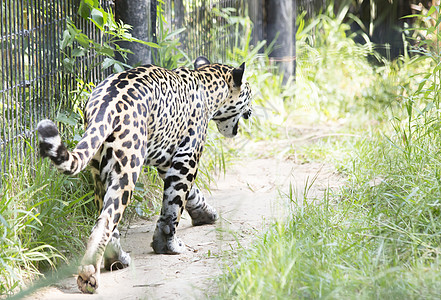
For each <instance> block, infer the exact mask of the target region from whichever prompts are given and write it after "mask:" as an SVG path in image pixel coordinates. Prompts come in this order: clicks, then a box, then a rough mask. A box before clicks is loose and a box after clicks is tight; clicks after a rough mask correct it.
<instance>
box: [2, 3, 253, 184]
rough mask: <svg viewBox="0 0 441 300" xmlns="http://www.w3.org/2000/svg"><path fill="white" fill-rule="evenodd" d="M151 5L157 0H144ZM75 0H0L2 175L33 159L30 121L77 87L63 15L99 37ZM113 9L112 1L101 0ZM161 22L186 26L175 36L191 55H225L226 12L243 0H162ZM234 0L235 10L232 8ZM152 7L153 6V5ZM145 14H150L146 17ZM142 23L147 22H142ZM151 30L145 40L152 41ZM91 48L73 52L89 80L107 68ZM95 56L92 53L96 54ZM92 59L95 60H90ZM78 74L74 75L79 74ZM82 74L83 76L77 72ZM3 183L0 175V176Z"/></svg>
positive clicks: (238, 8) (53, 109)
mask: <svg viewBox="0 0 441 300" xmlns="http://www.w3.org/2000/svg"><path fill="white" fill-rule="evenodd" d="M146 1H148V2H149V3H150V4H153V6H154V8H156V4H157V3H158V1H157V0H146ZM79 2H80V0H51V1H48V0H3V1H1V8H0V19H1V24H0V125H1V128H0V175H1V177H2V178H3V177H4V176H5V175H6V174H8V173H10V172H13V170H18V171H19V170H20V168H21V167H20V166H21V165H22V163H23V162H24V161H28V160H33V159H34V158H35V153H36V152H37V151H36V148H35V147H36V140H35V139H36V137H35V126H36V124H37V123H38V121H40V120H42V119H44V118H51V119H54V118H55V116H56V113H57V111H60V109H62V110H66V109H69V105H70V104H69V103H70V101H67V99H68V97H69V93H70V91H72V90H74V89H76V88H77V82H76V79H75V76H74V75H73V74H69V72H66V71H65V70H64V69H63V66H62V62H63V59H64V58H65V56H66V55H69V53H64V52H63V50H62V49H61V48H60V41H61V39H62V36H63V31H64V30H66V24H67V22H68V21H69V20H71V21H72V22H74V23H75V25H76V26H77V28H79V29H81V30H82V31H83V33H85V34H86V35H87V36H89V37H90V38H93V39H94V40H95V41H97V42H100V40H101V39H103V38H105V37H102V36H101V35H100V34H99V33H97V32H96V31H95V29H94V27H93V25H92V23H91V22H88V21H86V20H84V19H82V18H80V17H79V16H78V15H77V10H78V7H79ZM101 3H102V5H103V6H105V8H106V9H113V6H111V3H112V1H101ZM160 3H163V5H164V6H163V7H164V15H165V18H166V20H167V24H170V25H169V26H170V27H173V28H174V29H176V28H180V27H186V30H185V32H183V33H182V34H181V35H180V36H179V37H178V38H179V39H180V40H181V41H182V45H181V47H182V51H183V52H186V53H187V54H188V57H190V58H191V59H195V58H196V57H197V56H199V55H207V54H210V56H211V58H212V59H213V60H217V61H220V62H223V61H225V59H226V56H227V51H228V49H231V48H232V46H233V45H234V32H232V30H234V29H233V28H229V27H228V24H227V21H226V18H225V16H224V17H223V16H222V14H225V13H229V14H230V15H238V14H239V12H240V13H242V14H243V10H244V4H243V3H244V1H243V0H198V1H192V0H164V1H160ZM231 8H234V10H231ZM152 11H153V12H154V11H155V10H152ZM155 17H156V16H155ZM147 22H149V20H147ZM146 26H147V24H146ZM154 34H155V32H154V31H153V32H152V36H151V39H150V41H154V38H155V35H154ZM95 55H96V54H93V53H89V55H88V56H85V57H82V58H81V59H79V60H77V62H76V63H77V64H78V65H79V66H80V68H77V69H80V70H84V72H86V70H87V72H88V74H89V77H90V78H88V80H89V81H90V82H93V83H98V82H99V81H101V80H103V79H104V78H105V77H107V76H108V75H109V73H110V72H111V70H110V69H108V70H102V69H101V68H100V66H99V65H98V66H97V65H96V64H91V62H92V61H93V60H94V57H93V56H95ZM95 61H96V60H95ZM93 66H94V67H93ZM78 77H81V75H80V76H77V78H78ZM83 78H85V76H83ZM0 183H1V181H0Z"/></svg>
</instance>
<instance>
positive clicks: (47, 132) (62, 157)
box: [37, 120, 110, 175]
mask: <svg viewBox="0 0 441 300" xmlns="http://www.w3.org/2000/svg"><path fill="white" fill-rule="evenodd" d="M37 131H38V141H39V143H40V155H41V156H42V157H49V158H50V159H51V160H52V161H53V162H54V163H55V165H56V167H57V168H58V169H59V170H60V171H62V172H63V173H65V174H70V175H73V174H77V173H79V172H80V171H81V170H83V169H84V168H85V167H86V166H87V165H88V164H89V162H90V160H91V159H92V157H93V156H94V155H95V154H96V152H97V151H98V149H99V148H100V147H101V145H102V144H103V142H104V141H105V139H106V138H107V136H108V135H109V134H110V133H107V134H103V135H100V134H98V135H95V136H93V137H92V135H91V134H89V133H88V132H87V130H86V133H85V135H84V136H83V138H82V139H81V141H79V142H78V145H77V146H76V148H75V149H74V150H72V151H69V150H68V149H67V148H66V146H65V145H64V144H63V142H62V141H61V137H60V134H59V132H58V129H57V126H56V125H55V124H54V123H53V122H52V121H50V120H43V121H41V122H40V123H38V125H37Z"/></svg>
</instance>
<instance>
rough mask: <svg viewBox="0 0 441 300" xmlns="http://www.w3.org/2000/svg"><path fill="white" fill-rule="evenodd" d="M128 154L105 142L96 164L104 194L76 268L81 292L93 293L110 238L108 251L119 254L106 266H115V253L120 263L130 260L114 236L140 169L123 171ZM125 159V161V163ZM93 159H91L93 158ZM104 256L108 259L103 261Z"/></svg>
mask: <svg viewBox="0 0 441 300" xmlns="http://www.w3.org/2000/svg"><path fill="white" fill-rule="evenodd" d="M138 152H139V153H135V154H133V153H134V152H129V153H130V154H133V159H134V160H135V161H141V155H140V151H138ZM127 160H128V159H127V156H125V155H119V156H118V153H117V154H115V152H114V151H113V149H112V147H111V146H109V145H107V146H106V147H105V148H104V150H103V156H102V158H101V163H100V166H99V170H100V178H101V181H102V182H106V184H105V191H106V192H105V195H104V198H103V209H102V211H101V214H100V216H99V218H98V221H97V223H96V225H95V227H94V229H93V231H92V234H91V235H90V238H89V241H88V243H87V249H86V253H85V255H84V257H83V259H82V261H81V267H80V268H79V271H78V279H77V283H78V288H79V289H80V290H81V291H82V292H84V293H95V292H96V289H97V288H98V285H99V277H100V266H101V262H102V259H103V254H104V251H105V249H106V246H107V245H108V243H109V242H110V248H109V250H108V251H109V252H108V253H111V252H112V251H113V252H116V253H117V254H118V255H111V257H110V258H109V259H108V260H107V259H105V264H106V265H107V264H109V268H110V267H112V265H113V266H116V265H115V264H114V262H116V260H115V257H116V256H118V257H117V259H118V260H120V261H121V263H122V265H124V264H126V263H128V262H130V259H129V257H128V255H127V254H126V253H125V252H124V251H122V249H121V246H120V245H119V239H118V237H119V236H115V235H114V233H115V232H116V233H117V232H118V231H117V230H116V228H117V226H118V223H119V221H120V220H121V218H122V215H123V213H124V210H125V208H126V206H127V205H128V203H129V201H130V199H131V197H132V192H133V190H134V187H135V183H136V180H137V178H138V175H139V173H140V171H141V164H140V163H139V166H134V168H133V169H131V172H130V173H125V172H122V166H124V165H126V164H127ZM124 162H125V163H124ZM92 163H93V162H92ZM106 260H107V262H106Z"/></svg>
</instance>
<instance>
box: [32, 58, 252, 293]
mask: <svg viewBox="0 0 441 300" xmlns="http://www.w3.org/2000/svg"><path fill="white" fill-rule="evenodd" d="M244 69H245V64H242V65H241V66H240V67H239V68H233V67H229V66H226V65H221V64H210V63H209V61H208V60H207V59H206V58H204V57H200V58H198V59H197V60H196V62H195V69H194V70H190V69H188V68H178V69H175V70H172V71H170V70H166V69H163V68H160V67H156V66H153V65H146V66H142V67H138V68H134V69H131V70H128V71H124V72H121V73H119V74H114V75H111V76H110V77H108V78H107V79H105V80H104V81H103V82H101V83H100V84H99V85H98V86H97V87H96V88H95V90H94V91H93V92H92V94H91V96H90V99H89V101H88V103H87V105H86V109H85V121H86V131H85V134H84V136H83V137H82V139H81V140H80V141H79V142H78V144H77V146H76V147H75V149H73V150H72V151H69V150H68V149H67V148H66V147H65V146H64V144H63V143H62V141H61V138H60V135H59V133H58V130H57V127H56V126H55V124H54V123H53V122H51V121H49V120H43V121H41V122H40V123H39V124H38V126H37V130H38V137H39V141H40V153H41V155H42V156H43V157H49V158H50V159H51V160H52V161H53V162H54V164H55V165H56V167H57V168H58V169H60V171H62V172H64V173H65V174H77V173H78V172H80V171H81V170H83V169H84V168H85V167H86V166H87V165H90V169H91V172H92V175H93V178H94V181H95V200H96V202H97V203H98V204H99V206H100V208H101V214H100V216H99V218H98V220H97V223H96V225H95V227H94V229H93V230H92V234H91V236H90V238H89V241H88V244H87V249H86V253H85V255H84V257H83V259H82V262H81V267H80V269H79V272H78V273H79V275H78V280H77V281H78V286H79V288H80V290H81V291H82V292H85V293H93V292H95V291H96V289H97V287H98V280H99V272H100V265H101V261H102V259H103V254H104V265H105V267H106V268H107V269H112V268H123V267H126V266H127V265H129V264H130V256H129V255H128V254H127V253H125V252H124V251H123V250H122V248H121V246H120V243H119V233H118V229H117V226H118V223H119V221H120V220H121V217H122V215H123V212H124V209H125V208H126V207H127V205H128V203H129V202H130V199H131V197H132V194H133V190H134V187H135V183H136V181H137V179H138V176H139V173H140V171H141V168H142V166H143V165H151V166H155V167H156V168H157V170H158V173H159V175H160V176H161V178H162V179H163V180H164V194H163V203H162V209H161V215H160V217H159V220H158V222H157V225H156V229H155V232H154V235H153V241H152V244H151V246H152V247H153V250H154V251H155V252H156V253H167V254H178V253H181V252H183V251H184V249H185V247H184V243H183V242H182V241H181V240H180V239H179V238H177V236H176V227H177V225H178V223H179V219H180V216H181V213H182V212H183V210H184V208H186V209H187V211H188V213H189V214H190V216H191V218H192V222H193V225H202V224H211V223H214V222H215V221H216V219H217V218H218V215H217V213H216V211H215V209H214V208H213V207H211V206H210V205H209V204H208V203H207V202H206V201H205V198H204V196H203V194H202V193H201V191H200V190H199V189H198V188H197V187H196V186H195V185H194V181H195V178H196V175H197V170H198V163H199V159H200V157H201V154H202V150H203V147H204V143H205V139H206V134H207V126H208V122H209V120H213V121H214V122H215V123H216V124H217V127H218V129H219V131H220V132H221V133H222V134H223V135H225V136H227V137H233V136H235V135H236V134H237V131H238V123H239V120H240V118H241V117H242V116H243V117H244V118H248V117H249V116H250V114H251V108H250V99H251V97H250V88H249V85H248V83H246V82H243V81H242V77H243V73H244Z"/></svg>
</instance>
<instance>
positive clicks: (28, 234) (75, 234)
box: [0, 161, 93, 294]
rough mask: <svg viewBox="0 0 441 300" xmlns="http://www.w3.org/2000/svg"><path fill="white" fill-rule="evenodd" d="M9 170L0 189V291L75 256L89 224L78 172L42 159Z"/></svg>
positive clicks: (85, 186) (87, 195) (85, 187)
mask: <svg viewBox="0 0 441 300" xmlns="http://www.w3.org/2000/svg"><path fill="white" fill-rule="evenodd" d="M34 164H35V166H33V165H34ZM18 172H20V173H18ZM11 174H14V175H15V176H9V177H5V179H4V180H3V185H2V186H1V189H0V222H1V227H0V294H8V293H11V292H13V291H16V290H17V289H19V288H21V287H22V286H23V285H25V284H26V283H28V282H30V281H31V280H33V279H35V278H37V277H38V276H40V275H41V272H44V271H47V270H50V269H52V268H54V267H55V266H56V265H57V264H59V263H64V262H66V261H67V258H72V257H74V256H76V254H75V253H78V252H80V251H82V250H83V248H84V246H83V245H84V241H85V239H86V238H87V236H88V233H89V232H90V229H91V227H92V225H93V223H92V222H91V220H92V217H91V216H93V214H92V213H91V212H90V211H89V209H90V202H91V201H92V193H91V192H90V186H89V180H88V179H87V178H85V177H84V176H78V177H73V178H69V177H67V176H65V175H60V174H59V173H58V172H57V171H56V170H55V169H54V168H52V167H50V166H49V162H47V161H45V162H41V161H37V162H36V163H35V162H32V163H31V162H26V163H24V165H22V166H20V168H19V169H18V170H17V171H15V172H14V171H12V172H11ZM17 174H20V176H18V175H17Z"/></svg>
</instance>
